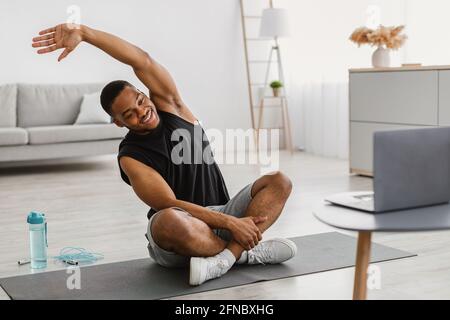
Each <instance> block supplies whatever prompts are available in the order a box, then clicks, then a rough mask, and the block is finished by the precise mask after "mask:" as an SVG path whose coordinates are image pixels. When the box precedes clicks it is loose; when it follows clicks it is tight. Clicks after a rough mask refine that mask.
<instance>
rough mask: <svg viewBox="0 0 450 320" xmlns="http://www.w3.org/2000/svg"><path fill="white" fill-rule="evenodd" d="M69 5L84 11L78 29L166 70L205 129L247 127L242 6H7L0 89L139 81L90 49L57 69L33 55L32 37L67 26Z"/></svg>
mask: <svg viewBox="0 0 450 320" xmlns="http://www.w3.org/2000/svg"><path fill="white" fill-rule="evenodd" d="M72 4H76V5H78V6H79V7H80V8H81V19H82V20H81V23H83V24H86V25H89V26H91V27H93V28H97V29H101V30H104V31H107V32H110V33H113V34H116V35H118V36H120V37H122V38H124V39H126V40H128V41H130V42H132V43H134V44H136V45H138V46H140V47H142V48H143V49H144V50H146V51H148V52H149V53H150V54H151V55H152V56H153V57H154V58H156V59H157V60H158V61H159V62H160V63H162V64H163V65H165V67H166V68H167V69H168V70H169V71H170V72H171V74H172V76H173V77H174V79H175V81H176V83H177V85H178V88H179V90H180V92H181V95H182V96H183V98H184V100H185V101H186V102H187V104H188V105H189V106H190V107H191V108H192V110H193V111H194V113H195V114H196V116H197V117H198V118H199V119H200V120H202V122H203V124H204V126H205V127H207V128H218V129H225V128H249V127H250V114H249V107H248V96H247V85H246V74H245V62H244V51H243V46H242V34H241V26H240V15H239V2H238V1H237V0H214V1H211V0H189V1H186V0H164V1H162V0H146V1H142V0H127V1H122V0H120V1H119V0H115V1H111V0H110V1H106V0H96V1H88V0H77V1H72V0H70V1H68V0H58V1H55V0H53V1H52V0H39V1H33V0H29V1H26V0H15V1H6V0H5V1H3V0H2V1H0V43H1V51H0V52H1V53H0V55H1V59H0V84H3V83H13V82H28V83H78V82H97V81H100V82H105V83H107V82H109V81H111V80H115V79H125V80H129V81H130V82H132V83H135V84H137V83H138V80H137V78H136V77H135V76H134V74H133V72H132V70H131V69H130V68H129V67H127V66H124V65H121V64H120V63H118V62H116V61H114V60H113V59H112V58H110V57H108V56H107V55H106V54H104V53H103V52H101V51H100V50H98V49H96V48H94V47H91V46H90V45H88V44H82V45H81V46H80V47H79V48H78V49H77V50H76V51H75V52H73V53H72V54H71V55H69V57H67V58H66V59H65V60H63V61H62V62H60V63H58V62H57V57H58V55H59V53H51V54H47V55H37V54H36V53H35V51H36V50H35V49H34V48H32V47H31V39H32V38H33V37H34V36H36V35H37V33H38V32H39V31H40V30H41V29H44V28H47V27H52V26H54V25H56V24H58V23H61V22H65V21H66V19H67V18H68V16H69V15H68V14H67V12H66V10H67V8H68V7H69V6H70V5H72ZM140 88H142V86H140Z"/></svg>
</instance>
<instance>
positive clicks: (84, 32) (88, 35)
mask: <svg viewBox="0 0 450 320" xmlns="http://www.w3.org/2000/svg"><path fill="white" fill-rule="evenodd" d="M80 34H81V39H82V40H83V41H84V42H88V43H90V42H91V40H92V30H91V29H90V28H89V27H88V26H85V25H84V24H81V25H80Z"/></svg>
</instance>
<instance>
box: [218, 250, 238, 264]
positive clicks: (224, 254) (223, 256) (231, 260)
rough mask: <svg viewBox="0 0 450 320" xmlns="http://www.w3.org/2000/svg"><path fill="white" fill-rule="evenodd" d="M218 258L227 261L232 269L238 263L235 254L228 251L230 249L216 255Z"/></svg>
mask: <svg viewBox="0 0 450 320" xmlns="http://www.w3.org/2000/svg"><path fill="white" fill-rule="evenodd" d="M216 257H217V258H220V259H225V260H227V261H228V263H229V264H230V267H231V266H232V265H233V264H234V263H235V262H236V257H235V256H234V254H233V253H232V252H231V251H230V250H228V249H224V250H223V251H222V252H220V253H218V254H217V255H216Z"/></svg>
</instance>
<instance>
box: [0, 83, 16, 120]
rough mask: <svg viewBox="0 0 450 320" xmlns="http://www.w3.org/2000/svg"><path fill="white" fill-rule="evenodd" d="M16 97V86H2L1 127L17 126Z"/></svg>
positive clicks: (0, 87)
mask: <svg viewBox="0 0 450 320" xmlns="http://www.w3.org/2000/svg"><path fill="white" fill-rule="evenodd" d="M16 97H17V86H16V85H15V84H5V85H2V86H0V127H15V126H16Z"/></svg>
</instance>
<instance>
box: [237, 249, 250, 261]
mask: <svg viewBox="0 0 450 320" xmlns="http://www.w3.org/2000/svg"><path fill="white" fill-rule="evenodd" d="M247 262H248V254H247V251H245V250H244V251H242V253H241V257H240V258H239V259H238V260H237V261H236V263H237V264H244V263H247Z"/></svg>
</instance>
